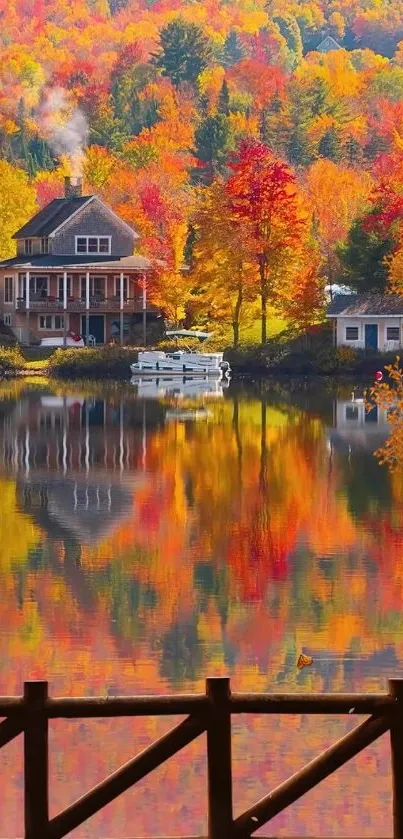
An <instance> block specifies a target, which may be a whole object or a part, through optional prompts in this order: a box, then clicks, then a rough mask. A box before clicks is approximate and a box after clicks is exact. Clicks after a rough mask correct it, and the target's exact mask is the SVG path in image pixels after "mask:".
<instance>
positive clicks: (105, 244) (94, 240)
mask: <svg viewBox="0 0 403 839" xmlns="http://www.w3.org/2000/svg"><path fill="white" fill-rule="evenodd" d="M110 252H111V236H76V253H86V254H90V253H106V254H110Z"/></svg>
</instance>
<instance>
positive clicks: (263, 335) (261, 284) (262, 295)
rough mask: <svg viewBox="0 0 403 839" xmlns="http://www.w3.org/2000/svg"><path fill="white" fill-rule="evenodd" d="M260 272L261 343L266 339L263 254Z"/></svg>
mask: <svg viewBox="0 0 403 839" xmlns="http://www.w3.org/2000/svg"><path fill="white" fill-rule="evenodd" d="M259 274H260V298H261V321H262V344H265V343H266V341H267V298H268V288H267V265H266V261H265V258H264V256H261V258H260V260H259Z"/></svg>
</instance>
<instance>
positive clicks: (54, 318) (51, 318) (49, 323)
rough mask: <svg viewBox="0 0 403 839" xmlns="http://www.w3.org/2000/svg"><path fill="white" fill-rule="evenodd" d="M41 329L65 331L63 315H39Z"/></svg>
mask: <svg viewBox="0 0 403 839" xmlns="http://www.w3.org/2000/svg"><path fill="white" fill-rule="evenodd" d="M39 329H49V330H55V331H56V332H57V331H59V332H60V331H61V330H62V329H64V316H63V315H39Z"/></svg>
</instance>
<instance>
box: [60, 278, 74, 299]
mask: <svg viewBox="0 0 403 839" xmlns="http://www.w3.org/2000/svg"><path fill="white" fill-rule="evenodd" d="M57 282H58V298H59V300H60V302H61V303H62V302H63V275H60V276H58V278H57ZM71 284H72V276H71V274H67V298H69V297H71V287H72V286H71Z"/></svg>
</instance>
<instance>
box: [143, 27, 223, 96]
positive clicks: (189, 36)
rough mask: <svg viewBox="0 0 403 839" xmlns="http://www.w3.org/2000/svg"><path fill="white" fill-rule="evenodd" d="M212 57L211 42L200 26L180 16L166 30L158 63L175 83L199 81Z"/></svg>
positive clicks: (163, 31)
mask: <svg viewBox="0 0 403 839" xmlns="http://www.w3.org/2000/svg"><path fill="white" fill-rule="evenodd" d="M210 59H211V45H210V41H209V39H208V38H207V37H206V35H205V34H204V32H203V30H202V29H201V28H200V26H197V25H196V24H195V23H187V22H186V21H184V20H182V19H181V18H177V19H176V20H173V21H172V22H171V23H169V24H168V26H166V27H165V28H164V29H162V31H161V34H160V52H159V54H158V56H157V58H156V64H157V67H159V68H160V69H161V70H162V73H163V75H164V76H169V78H170V79H171V81H172V82H173V84H174V85H176V86H178V85H180V84H181V82H190V83H191V84H196V82H197V79H198V77H199V75H200V73H201V72H202V71H203V70H204V69H205V68H206V67H207V66H208V64H209V62H210Z"/></svg>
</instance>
